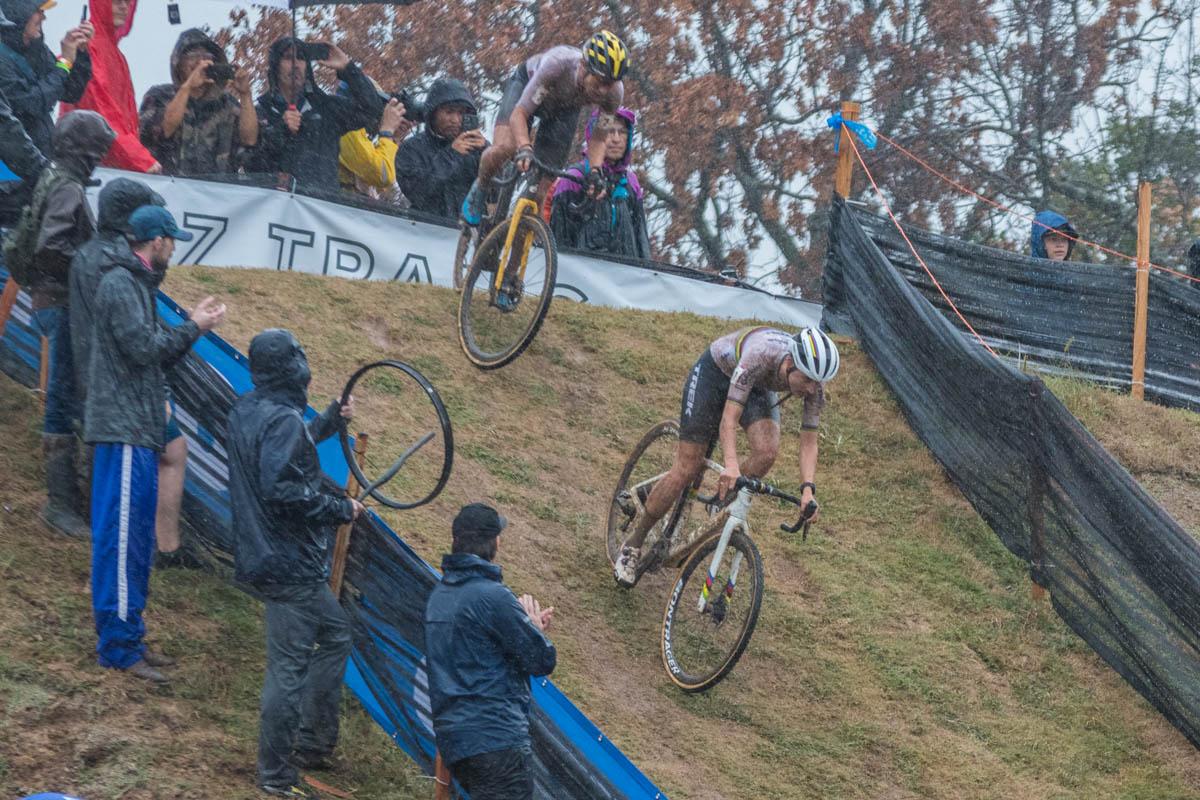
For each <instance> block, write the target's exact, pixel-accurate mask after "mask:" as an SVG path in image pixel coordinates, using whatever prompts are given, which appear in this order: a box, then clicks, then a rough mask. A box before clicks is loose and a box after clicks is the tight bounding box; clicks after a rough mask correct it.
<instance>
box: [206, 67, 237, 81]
mask: <svg viewBox="0 0 1200 800" xmlns="http://www.w3.org/2000/svg"><path fill="white" fill-rule="evenodd" d="M204 74H205V75H207V76H208V77H209V78H210V79H211V80H214V81H216V82H217V83H226V82H228V81H231V80H233V76H234V75H236V74H237V70H236V69H234V68H233V67H232V66H231V65H229V64H209V65H208V66H207V67H205V68H204Z"/></svg>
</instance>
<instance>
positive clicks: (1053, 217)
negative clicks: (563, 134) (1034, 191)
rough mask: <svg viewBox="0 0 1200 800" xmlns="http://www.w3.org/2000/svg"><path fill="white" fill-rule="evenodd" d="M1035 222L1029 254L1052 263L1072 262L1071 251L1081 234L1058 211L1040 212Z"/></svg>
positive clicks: (1030, 238)
mask: <svg viewBox="0 0 1200 800" xmlns="http://www.w3.org/2000/svg"><path fill="white" fill-rule="evenodd" d="M1033 220H1034V221H1033V225H1032V227H1033V230H1032V231H1031V232H1030V234H1029V254H1030V255H1032V256H1033V257H1034V258H1048V259H1050V260H1051V261H1070V260H1071V251H1072V250H1073V249H1074V248H1075V242H1074V240H1075V239H1078V238H1079V234H1078V233H1076V232H1075V229H1074V228H1073V227H1071V223H1069V222H1067V218H1066V217H1064V216H1063V215H1062V214H1059V213H1058V212H1056V211H1039V212H1038V215H1037V216H1036V217H1034V218H1033ZM1068 237H1071V238H1068Z"/></svg>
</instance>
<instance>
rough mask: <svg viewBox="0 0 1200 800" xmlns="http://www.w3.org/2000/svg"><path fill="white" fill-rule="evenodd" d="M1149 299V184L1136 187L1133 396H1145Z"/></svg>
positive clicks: (1143, 182) (1139, 398) (1142, 183)
mask: <svg viewBox="0 0 1200 800" xmlns="http://www.w3.org/2000/svg"><path fill="white" fill-rule="evenodd" d="M1149 297H1150V184H1149V183H1147V182H1146V181H1142V182H1141V183H1139V184H1138V230H1137V300H1136V302H1135V305H1134V310H1133V382H1132V385H1131V389H1132V392H1131V393H1132V394H1133V396H1134V397H1136V398H1137V399H1138V400H1141V399H1142V397H1143V395H1144V394H1145V392H1146V304H1147V301H1148V300H1149Z"/></svg>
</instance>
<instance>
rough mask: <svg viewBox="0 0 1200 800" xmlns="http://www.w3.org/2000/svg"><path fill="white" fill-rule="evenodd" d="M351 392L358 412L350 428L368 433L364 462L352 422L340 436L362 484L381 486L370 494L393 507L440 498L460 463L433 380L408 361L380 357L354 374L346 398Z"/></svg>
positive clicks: (350, 463) (346, 389)
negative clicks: (358, 453)
mask: <svg viewBox="0 0 1200 800" xmlns="http://www.w3.org/2000/svg"><path fill="white" fill-rule="evenodd" d="M350 395H353V396H354V405H355V412H354V419H353V420H352V421H351V422H350V425H349V427H353V428H354V430H356V431H362V432H365V433H366V434H368V442H367V446H366V448H365V449H366V452H365V456H364V459H363V464H364V465H363V466H361V467H360V466H359V464H358V460H357V459H356V458H355V453H354V447H353V443H352V442H351V439H350V435H349V432H348V431H347V430H346V428H347V426H343V429H342V431H341V435H340V438H341V444H342V453H343V454H344V455H345V457H346V463H347V464H348V465H349V467H350V473H351V474H352V475H353V476H354V478H355V480H357V481H358V482H359V485H360V486H362V487H368V486H371V485H372V484H378V485H377V486H376V487H375V488H374V489H372V490H371V494H370V496H371V497H373V498H374V499H376V500H378V501H379V502H380V503H383V504H384V505H386V506H390V507H391V508H399V509H406V508H416V507H417V506H422V505H425V504H426V503H428V502H429V501H430V500H433V499H434V498H435V497H437V496H438V495H439V494H440V493H441V491H442V489H444V488H445V486H446V482H447V481H448V480H450V470H451V468H452V467H453V465H454V431H453V429H452V428H451V425H450V415H449V414H447V413H446V406H445V405H444V404H443V403H442V398H441V397H439V396H438V393H437V390H436V389H434V388H433V384H431V383H430V382H429V380H428V379H426V377H425V376H424V375H422V374H421V373H420V372H418V371H417V370H415V369H413V368H412V367H410V366H409V365H408V364H405V363H403V362H400V361H376V362H375V363H373V364H367V365H366V366H365V367H362V368H361V369H359V370H358V371H357V372H355V373H354V375H352V376H351V377H350V380H349V381H348V382H347V383H346V388H345V389H343V390H342V400H343V402H344V401H345V399H346V398H347V397H349V396H350ZM398 464H399V465H400V466H398V467H397V465H398ZM389 473H391V474H389Z"/></svg>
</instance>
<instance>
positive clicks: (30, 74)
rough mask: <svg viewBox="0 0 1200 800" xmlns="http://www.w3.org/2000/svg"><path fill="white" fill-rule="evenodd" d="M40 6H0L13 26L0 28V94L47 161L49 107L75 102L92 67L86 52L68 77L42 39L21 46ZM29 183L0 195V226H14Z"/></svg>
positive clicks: (18, 0) (10, 0)
mask: <svg viewBox="0 0 1200 800" xmlns="http://www.w3.org/2000/svg"><path fill="white" fill-rule="evenodd" d="M40 5H41V3H40V2H36V1H35V0H0V10H2V11H3V12H4V16H5V17H7V18H8V19H9V21H10V22H12V23H14V24H13V26H12V27H7V28H0V94H2V95H3V96H4V98H5V99H6V100H7V101H8V104H9V105H10V106H11V107H12V113H13V116H15V117H16V118H17V120H18V121H20V123H21V127H23V128H24V129H25V133H26V135H28V136H29V139H30V140H31V141H32V142H33V145H34V147H36V148H37V149H38V150H39V151H41V153H42V155H43V156H45V157H46V158H51V157H52V156H53V155H54V149H53V148H54V144H53V141H52V140H53V131H54V116H53V113H54V106H55V104H56V103H58V102H59V101H62V102H66V103H75V102H78V101H79V98H80V97H82V96H83V92H84V89H85V88H86V87H87V83H88V79H89V78H91V76H92V62H91V58H90V57H89V56H88V54H87V51H86V50H81V51H79V55H78V56H77V57H76V60H75V64H74V65H73V66H72V67H71V71H70V72H67V71H66V70H63V69H60V68H58V67H56V66H55V61H57V58H56V56H55V55H54V53H52V52H51V51H50V48H49V47H47V46H46V43H45V42H44V41H43V40H42V39H41V38H38V39H34V40H33V41H32V42H30V43H29V44H25V43H24V42H23V41H22V37H23V32H24V30H25V24H26V23H27V22H29V18H30V17H32V16H33V14H34V12H35V11H37V10H38V6H40ZM5 163H8V162H7V161H6V162H5ZM9 166H12V164H9ZM18 174H20V172H19V171H18ZM34 183H35V182H34V181H30V180H26V181H23V182H22V183H20V184H16V185H14V186H12V187H11V189H10V190H9V191H7V192H3V193H0V224H5V221H6V220H7V224H13V223H15V222H16V220H17V217H19V216H20V214H21V209H22V208H23V207H24V206H25V205H26V204H27V203H28V202H29V198H30V197H31V196H32V194H33V187H34ZM6 188H8V187H6Z"/></svg>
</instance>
